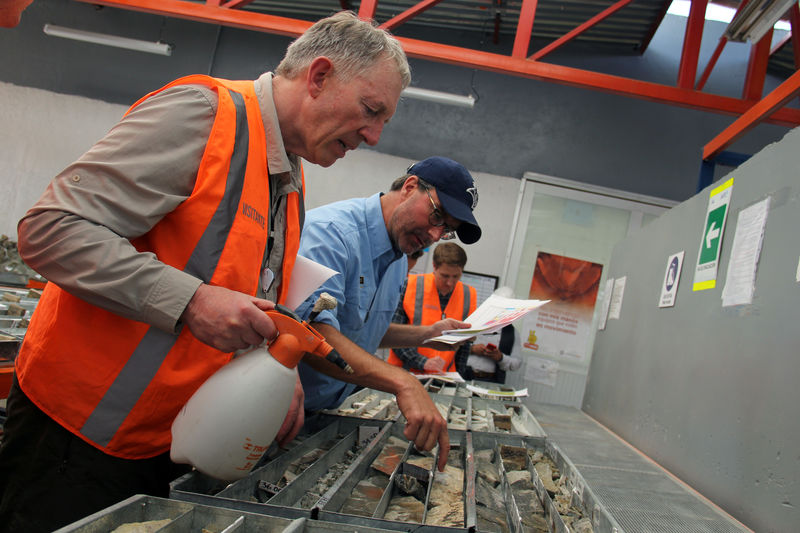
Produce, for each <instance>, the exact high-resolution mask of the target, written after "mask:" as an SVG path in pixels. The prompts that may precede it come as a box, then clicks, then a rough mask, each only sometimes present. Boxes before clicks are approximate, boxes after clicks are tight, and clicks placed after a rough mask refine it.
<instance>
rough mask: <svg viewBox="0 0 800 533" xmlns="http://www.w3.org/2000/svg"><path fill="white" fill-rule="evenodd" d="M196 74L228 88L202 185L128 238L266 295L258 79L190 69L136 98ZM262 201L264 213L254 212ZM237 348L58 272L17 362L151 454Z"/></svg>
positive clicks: (84, 428)
mask: <svg viewBox="0 0 800 533" xmlns="http://www.w3.org/2000/svg"><path fill="white" fill-rule="evenodd" d="M190 84H196V85H205V86H206V87H208V88H210V89H211V90H212V91H214V92H216V93H217V94H218V96H219V98H218V102H219V103H218V108H217V113H216V115H215V116H214V124H213V126H212V128H211V132H210V135H209V138H208V141H207V142H206V147H205V150H204V153H203V156H202V158H201V161H200V165H199V168H198V172H197V179H196V180H195V184H194V188H193V190H192V193H191V194H190V196H189V197H188V198H186V199H185V200H184V201H183V202H181V203H180V204H179V205H178V206H176V207H175V209H173V210H172V211H171V212H170V213H167V214H166V215H165V216H164V217H163V218H162V219H161V220H159V221H158V222H157V223H156V224H155V225H154V226H153V227H152V228H151V229H150V230H149V231H148V232H147V233H146V234H144V235H142V236H140V237H136V238H130V239H129V240H130V242H131V244H132V245H133V246H134V247H135V248H136V250H138V251H139V252H141V253H153V254H155V255H156V256H157V257H158V259H159V261H161V262H162V263H164V264H166V265H171V266H172V267H174V268H177V269H180V270H182V271H184V272H187V273H191V275H192V276H196V277H197V278H198V279H201V280H203V281H204V282H207V283H209V284H210V285H216V286H221V287H227V288H228V289H231V290H235V291H238V292H242V293H244V294H249V295H251V296H256V294H257V288H258V283H259V278H260V274H261V270H260V268H261V267H262V265H263V260H264V254H265V250H266V247H267V229H268V227H267V225H266V224H264V221H268V220H270V217H269V211H270V204H271V202H270V198H269V169H268V168H267V154H266V151H267V146H266V137H265V132H264V125H263V122H262V118H261V106H260V103H259V101H258V98H257V95H256V93H255V87H254V85H253V82H252V81H229V80H220V79H215V78H210V77H208V76H201V75H196V76H187V77H185V78H181V79H180V80H176V81H175V82H173V83H171V84H169V85H167V86H165V87H163V88H162V89H159V90H158V91H155V92H154V93H151V94H150V95H148V96H146V97H144V98H143V99H142V100H140V101H139V102H137V103H136V104H134V106H133V107H132V108H131V110H134V109H135V108H136V106H137V105H138V104H139V103H140V102H142V101H144V100H145V99H147V98H149V97H151V96H153V95H154V94H157V93H158V92H160V91H163V90H164V89H167V88H169V87H173V86H176V85H190ZM242 103H243V105H242ZM300 171H301V172H302V167H301V169H300ZM242 180H243V182H242ZM237 181H238V183H237ZM301 195H302V192H300V193H298V192H291V193H289V195H288V196H287V203H286V206H285V208H286V220H287V224H286V230H285V234H284V242H285V248H284V254H283V265H282V267H281V268H282V273H283V282H282V283H281V286H280V287H279V288H278V297H277V299H278V301H282V300H285V297H286V294H287V293H288V288H289V285H290V279H291V265H292V264H294V259H295V255H296V251H297V249H298V246H299V238H300V227H299V224H300V223H301V220H302V218H303V213H304V210H303V206H302V205H300V201H301V200H300V198H301ZM253 213H255V214H257V215H260V216H257V217H256V216H249V215H252V214H253ZM159 288H160V287H158V286H154V287H152V289H153V290H158V289H159ZM142 297H143V298H144V295H143V296H142ZM147 297H148V298H155V299H157V298H158V294H157V293H154V294H151V295H147ZM153 311H154V312H162V310H159V309H154V310H153ZM163 312H167V311H163ZM230 358H231V354H230V353H223V352H221V351H219V350H216V349H214V348H212V347H211V346H208V345H207V344H204V343H202V342H201V341H199V340H198V339H196V338H195V337H194V336H193V335H192V334H191V332H190V331H189V329H188V328H184V329H183V330H182V331H181V332H180V333H179V334H174V333H171V332H168V333H163V332H161V331H160V330H158V329H154V328H150V327H149V325H148V324H146V323H143V322H140V321H135V320H131V319H127V318H124V317H122V316H120V315H117V314H114V313H112V312H110V311H107V310H105V309H103V308H101V307H98V306H95V305H92V304H90V303H89V302H87V301H85V300H82V299H80V298H78V297H76V296H73V295H72V294H70V293H68V292H66V291H64V290H63V289H61V288H60V287H58V286H57V285H55V284H53V283H49V284H48V287H46V288H45V290H44V293H43V294H42V297H41V299H40V301H39V304H38V306H37V309H36V312H35V313H34V315H33V317H32V319H31V323H30V326H29V327H28V332H27V334H26V337H25V341H24V343H23V345H22V346H21V347H20V351H19V354H18V355H17V358H16V361H15V367H16V373H17V377H18V379H19V383H20V387H21V388H22V390H23V391H24V392H25V393H26V394H27V395H28V397H29V398H30V399H31V401H33V402H34V403H35V404H36V405H37V406H38V407H39V408H40V409H41V410H42V411H44V412H45V413H46V414H47V415H48V416H50V417H51V418H53V419H54V420H55V421H57V422H58V423H59V424H61V425H62V426H63V427H64V428H66V429H67V430H69V431H70V432H72V433H74V434H75V435H77V436H79V437H80V438H82V439H83V440H85V441H86V442H88V443H89V444H91V445H93V446H95V447H97V448H100V449H101V450H103V451H104V452H105V453H108V454H110V455H113V456H116V457H121V458H124V459H142V458H147V457H153V456H156V455H158V454H160V453H164V452H166V451H168V450H169V444H170V439H171V432H170V426H171V424H172V420H173V419H174V417H175V415H177V413H178V412H179V411H180V409H181V407H182V406H183V405H184V404H185V403H186V401H187V400H188V399H189V398H190V397H191V395H192V394H193V393H194V391H195V390H196V389H197V387H198V386H199V385H200V384H202V383H203V382H204V381H205V380H206V379H207V378H208V377H210V376H211V375H213V373H214V372H216V371H217V370H218V369H219V368H221V367H222V366H223V365H225V364H226V363H227V362H228V361H230Z"/></svg>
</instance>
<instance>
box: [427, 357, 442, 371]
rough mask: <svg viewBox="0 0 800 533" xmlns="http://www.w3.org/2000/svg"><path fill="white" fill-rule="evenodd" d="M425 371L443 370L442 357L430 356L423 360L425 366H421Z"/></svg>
mask: <svg viewBox="0 0 800 533" xmlns="http://www.w3.org/2000/svg"><path fill="white" fill-rule="evenodd" d="M423 370H425V372H441V371H442V370H444V359H442V358H441V357H438V356H437V357H431V358H430V359H428V360H427V361H425V366H424V367H423Z"/></svg>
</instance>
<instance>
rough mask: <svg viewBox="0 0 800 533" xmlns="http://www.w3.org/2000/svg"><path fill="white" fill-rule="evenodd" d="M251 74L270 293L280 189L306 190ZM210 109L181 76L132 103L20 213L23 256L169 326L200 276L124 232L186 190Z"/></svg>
mask: <svg viewBox="0 0 800 533" xmlns="http://www.w3.org/2000/svg"><path fill="white" fill-rule="evenodd" d="M254 83H255V90H256V95H257V98H258V102H259V105H260V107H261V116H262V119H263V122H264V130H265V134H266V139H267V164H268V168H269V172H270V190H271V191H270V192H271V195H270V196H271V206H270V217H271V218H272V220H271V224H270V227H271V231H272V232H273V237H274V239H273V241H274V244H273V248H272V250H271V253H270V254H269V257H267V254H266V250H265V258H264V266H265V267H268V268H270V269H271V271H272V272H273V273H274V275H275V279H274V282H273V283H272V284H271V287H268V288H265V287H262V286H261V284H260V285H259V292H258V296H259V297H264V298H267V299H270V300H273V301H274V300H275V288H276V287H277V286H278V284H279V283H280V276H281V268H280V265H281V263H282V262H283V253H284V242H283V236H284V233H285V226H286V195H287V194H289V193H290V192H292V191H300V192H301V197H302V178H301V173H300V162H299V158H298V157H296V156H294V155H289V154H287V153H286V150H285V148H284V144H283V138H282V136H281V132H280V126H279V124H278V116H277V112H276V110H275V104H274V100H273V97H272V74H271V73H265V74H263V75H262V76H261V77H259V78H258V79H257V80H256V81H255V82H254ZM216 111H217V97H216V93H214V91H212V90H210V89H209V88H207V87H205V86H202V85H179V86H176V87H172V88H169V89H166V90H164V91H162V92H160V93H159V94H157V95H155V96H153V97H151V98H148V99H147V100H145V101H144V102H142V103H141V104H140V105H138V106H137V107H136V108H135V109H133V110H132V111H131V112H130V113H128V114H127V115H126V116H125V117H124V118H123V119H122V120H120V122H118V123H117V124H116V125H115V126H114V127H113V128H112V129H111V130H110V131H109V132H108V134H107V135H106V136H105V137H103V138H102V139H101V140H100V141H98V142H97V143H96V144H95V145H94V146H93V147H92V148H90V149H89V151H88V152H86V153H85V154H83V156H81V157H80V159H78V160H77V161H76V162H74V163H73V164H71V165H70V166H68V167H67V168H66V169H65V170H64V171H62V172H61V173H60V174H58V175H57V176H56V177H55V178H54V179H53V181H52V182H51V183H50V185H49V186H48V187H47V189H46V191H45V192H44V194H43V195H42V197H41V198H40V199H39V201H38V202H37V203H36V204H35V205H34V206H33V207H32V208H31V209H30V210H29V211H28V212H27V213H26V214H25V216H24V217H23V218H22V219H21V221H20V232H19V233H20V247H23V246H24V248H25V249H26V250H27V251H28V253H29V255H28V258H27V263H28V265H29V266H31V267H32V268H33V269H35V270H36V271H37V272H39V273H40V274H42V275H43V276H44V277H45V278H47V279H48V280H49V281H51V282H53V283H56V284H57V285H59V286H60V287H61V288H63V289H64V290H66V291H68V292H70V293H72V294H73V295H75V296H78V297H80V298H82V299H83V300H85V301H87V302H89V303H91V304H93V305H97V306H99V307H102V308H104V309H107V310H109V311H112V312H114V313H117V314H119V315H121V316H124V317H126V318H130V319H133V320H138V321H141V322H146V323H148V324H151V325H153V326H156V327H158V328H160V329H162V330H165V331H175V328H176V325H177V322H178V319H179V318H180V316H181V314H182V313H183V311H184V309H185V308H186V305H187V304H188V303H189V300H190V299H191V298H192V295H193V294H194V292H195V291H196V290H197V287H199V286H200V284H201V283H202V282H201V280H199V279H197V278H195V277H193V276H191V275H189V274H186V273H184V272H182V271H180V270H178V269H176V268H173V267H171V266H169V265H166V264H164V263H162V262H161V261H159V260H158V258H157V257H156V256H155V255H154V254H152V253H149V252H145V253H140V252H138V251H137V250H136V249H135V248H134V247H133V245H132V244H131V243H130V240H129V239H133V238H136V237H139V236H141V235H143V234H145V233H147V232H148V231H149V230H150V229H151V228H152V227H153V226H154V225H155V224H156V223H158V222H159V221H160V220H161V219H162V218H163V217H164V216H165V215H166V214H167V213H169V212H171V211H172V210H173V209H175V208H176V207H177V206H178V205H179V204H180V203H181V202H183V201H184V200H185V199H187V198H188V197H189V195H190V194H191V192H192V189H193V187H194V182H195V178H196V176H197V170H198V167H199V164H200V159H201V157H202V155H203V151H204V149H205V145H206V141H207V139H208V136H209V134H210V132H211V127H212V125H213V121H214V117H215V114H216ZM221 179H224V176H222V177H221ZM23 224H24V231H23ZM31 252H32V253H31Z"/></svg>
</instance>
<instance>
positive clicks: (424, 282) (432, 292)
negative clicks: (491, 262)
mask: <svg viewBox="0 0 800 533" xmlns="http://www.w3.org/2000/svg"><path fill="white" fill-rule="evenodd" d="M465 288H466V289H468V290H467V291H465V290H464V289H465ZM476 298H477V293H476V291H475V288H474V287H470V286H469V285H464V284H463V283H461V282H458V283H457V284H456V287H455V289H453V294H451V295H450V300H449V301H448V302H447V307H445V308H444V311H442V305H441V303H440V302H439V291H437V290H436V280H434V278H433V274H412V275H410V276H408V283H407V284H406V294H405V296H404V297H403V310H404V311H405V312H406V316H408V323H409V324H413V325H415V326H419V325H423V326H427V325H430V324H433V323H434V322H438V321H439V320H442V319H444V318H455V319H456V320H464V319H465V318H467V317H468V316H469V315H470V314H471V313H472V312H473V311H475V306H476V304H475V301H476ZM417 351H418V352H419V353H420V354H422V355H424V356H425V357H427V358H428V359H431V358H433V357H441V358H442V359H444V363H445V364H444V371H445V372H455V370H456V369H455V355H456V352H455V350H448V351H440V350H434V349H432V348H424V347H422V346H420V347H419V348H417ZM387 362H388V363H389V364H392V365H395V366H403V361H402V360H401V359H400V358H399V357H398V356H397V354H395V353H394V350H392V351H391V353H390V354H389V358H388V359H387ZM411 371H412V372H414V373H420V374H421V373H424V371H422V370H416V369H412V370H411Z"/></svg>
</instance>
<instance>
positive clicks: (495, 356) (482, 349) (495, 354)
mask: <svg viewBox="0 0 800 533" xmlns="http://www.w3.org/2000/svg"><path fill="white" fill-rule="evenodd" d="M470 353H474V354H475V355H482V356H484V357H488V358H489V359H491V360H492V361H494V362H495V363H497V362H499V361H500V360H501V359H503V352H501V351H500V349H499V348H497V347H494V348H492V349H489V347H488V346H487V345H485V344H473V345H472V348H471V349H470Z"/></svg>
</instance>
